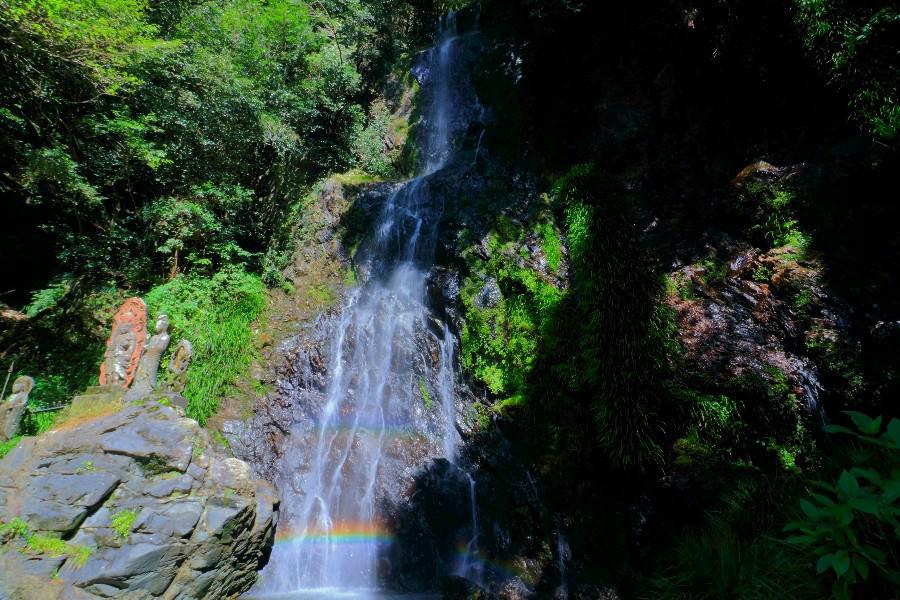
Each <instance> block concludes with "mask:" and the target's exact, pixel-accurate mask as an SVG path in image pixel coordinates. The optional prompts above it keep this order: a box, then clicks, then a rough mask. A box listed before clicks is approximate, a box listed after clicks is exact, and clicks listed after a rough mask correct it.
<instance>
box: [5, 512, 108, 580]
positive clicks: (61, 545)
mask: <svg viewBox="0 0 900 600" xmlns="http://www.w3.org/2000/svg"><path fill="white" fill-rule="evenodd" d="M16 540H21V541H22V542H24V546H23V547H21V550H22V551H23V552H25V553H28V554H46V555H47V556H49V557H51V558H58V557H60V556H64V557H66V558H67V559H68V560H71V561H72V564H73V565H74V566H75V568H79V567H83V566H84V564H85V563H86V562H87V560H88V558H90V556H91V553H92V552H93V549H92V548H90V547H89V546H82V545H79V544H73V543H71V542H66V541H65V540H62V539H60V538H59V537H56V536H55V535H47V534H43V533H34V532H32V531H31V529H30V527H29V526H28V523H26V522H25V521H23V520H22V519H20V518H18V517H16V518H14V519H12V520H11V521H10V522H9V523H5V524H4V523H0V544H7V543H10V542H13V541H16Z"/></svg>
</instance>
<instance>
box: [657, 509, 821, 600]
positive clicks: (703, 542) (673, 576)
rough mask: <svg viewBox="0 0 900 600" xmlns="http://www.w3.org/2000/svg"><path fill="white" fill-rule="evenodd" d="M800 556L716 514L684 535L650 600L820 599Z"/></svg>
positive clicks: (778, 543) (776, 542)
mask: <svg viewBox="0 0 900 600" xmlns="http://www.w3.org/2000/svg"><path fill="white" fill-rule="evenodd" d="M798 562H799V561H798V556H797V553H796V552H795V551H793V550H792V549H791V548H790V547H787V546H786V545H784V544H782V543H780V542H778V541H777V540H772V539H768V538H757V539H752V540H750V541H747V540H744V539H742V538H741V536H740V534H739V533H738V532H736V531H735V530H734V529H733V528H732V527H731V526H729V525H728V524H727V523H725V522H723V521H722V520H719V519H712V520H711V522H710V523H709V524H707V525H706V526H705V527H704V528H703V529H702V530H700V531H695V532H688V533H686V534H684V535H683V536H682V537H681V538H680V539H679V540H678V542H677V543H676V544H675V547H674V548H673V549H672V552H671V562H670V566H669V567H668V568H667V570H666V572H665V573H664V574H663V575H662V576H660V577H658V578H657V579H656V580H654V581H653V584H652V594H647V595H645V596H644V597H645V598H646V599H647V600H651V599H652V600H774V599H776V598H790V599H791V600H807V599H808V600H816V599H818V598H821V595H820V591H819V590H818V589H817V587H816V585H815V582H813V581H811V580H810V578H808V577H806V576H805V575H804V574H803V573H799V572H798V569H797V567H796V565H797V563H798Z"/></svg>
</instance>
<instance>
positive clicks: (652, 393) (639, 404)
mask: <svg viewBox="0 0 900 600" xmlns="http://www.w3.org/2000/svg"><path fill="white" fill-rule="evenodd" d="M555 202H556V204H557V206H558V207H559V208H560V209H561V211H562V213H563V215H564V217H565V222H566V238H567V240H568V242H569V256H570V260H571V264H570V272H571V273H572V277H573V280H574V285H573V288H572V291H571V292H570V293H571V295H572V302H571V303H570V304H567V305H566V307H565V309H566V312H565V313H563V314H561V315H560V316H559V320H558V322H559V331H557V332H556V339H557V340H559V341H558V342H557V344H558V345H557V346H555V347H554V348H553V351H554V352H555V353H557V356H556V357H555V360H556V363H557V364H555V365H554V366H553V368H552V369H553V372H554V375H555V377H557V378H558V380H557V381H558V384H557V385H559V386H561V387H562V388H563V389H566V390H568V392H569V394H571V395H573V396H576V397H581V398H584V399H585V400H586V401H587V402H588V403H589V406H590V416H591V418H592V419H593V420H594V422H595V424H596V429H595V430H594V432H593V435H595V436H596V440H597V442H598V443H599V444H600V446H601V447H602V448H603V449H604V451H605V452H606V453H607V455H608V457H609V460H610V461H611V462H612V463H613V464H614V465H616V466H619V467H624V466H638V465H641V466H646V465H649V464H651V463H653V462H657V461H659V459H660V457H661V450H660V447H659V445H658V441H657V440H658V431H657V427H658V426H659V425H658V423H656V411H657V410H658V406H659V402H660V400H661V398H662V392H661V390H660V388H659V385H660V382H661V381H662V380H663V379H664V378H665V370H666V368H667V365H668V356H669V355H670V354H671V353H672V352H674V350H675V347H674V342H673V329H674V320H673V318H672V314H671V311H670V310H669V309H668V308H667V307H666V306H665V305H664V304H662V302H661V300H662V297H663V293H664V285H663V280H662V278H660V277H659V276H658V275H656V274H654V273H653V271H652V269H651V268H650V263H649V261H648V260H647V254H646V252H647V249H646V248H644V247H643V246H642V244H641V242H640V240H639V237H638V233H639V232H638V231H637V230H636V226H635V223H636V222H637V216H636V215H635V213H634V210H635V205H634V204H633V203H632V202H631V199H630V198H628V196H627V194H626V193H625V192H623V190H621V189H619V188H618V187H617V186H616V185H614V184H612V183H611V182H610V181H608V180H607V179H606V178H605V177H604V176H603V174H601V173H595V172H594V171H593V170H592V169H591V168H590V166H586V165H581V166H578V167H576V168H575V169H573V170H572V172H570V173H569V174H568V175H566V176H564V177H563V178H561V180H560V182H559V183H558V184H557V185H556V186H555ZM551 393H552V392H551ZM582 418H583V417H582Z"/></svg>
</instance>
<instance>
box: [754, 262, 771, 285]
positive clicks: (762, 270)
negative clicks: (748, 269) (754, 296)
mask: <svg viewBox="0 0 900 600" xmlns="http://www.w3.org/2000/svg"><path fill="white" fill-rule="evenodd" d="M774 274H775V271H774V269H772V267H770V266H769V265H759V266H758V267H756V269H754V270H753V281H758V282H759V283H767V282H769V281H771V280H772V275H774Z"/></svg>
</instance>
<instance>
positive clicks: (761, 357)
mask: <svg viewBox="0 0 900 600" xmlns="http://www.w3.org/2000/svg"><path fill="white" fill-rule="evenodd" d="M724 255H725V256H726V257H727V259H726V260H725V261H724V264H723V265H721V266H720V267H719V269H720V271H721V272H718V273H713V272H712V271H713V269H712V268H711V267H710V266H709V265H706V266H698V265H688V266H684V267H681V268H679V269H677V270H676V271H675V272H673V274H672V278H673V281H674V282H675V285H676V287H677V288H678V291H677V292H676V293H674V294H670V295H669V298H668V304H669V305H670V306H671V307H672V308H674V309H675V311H676V314H677V321H678V339H679V342H680V344H681V347H682V348H683V350H684V355H683V357H682V366H683V367H684V368H686V369H688V370H689V371H690V372H692V373H693V374H694V375H696V376H701V377H702V376H704V375H705V376H712V377H724V378H726V379H728V378H735V377H741V376H744V375H753V376H757V377H761V378H762V379H765V380H768V381H769V382H773V380H774V379H778V378H780V377H781V376H783V377H784V379H785V380H786V382H787V383H788V385H789V386H790V391H791V393H792V394H794V396H795V397H796V398H797V400H798V402H799V404H800V405H801V407H802V408H803V409H805V411H806V412H807V413H808V414H818V413H820V412H821V410H822V409H821V406H820V394H821V392H822V385H821V384H820V381H819V379H820V374H819V367H818V366H817V364H816V361H815V360H813V357H811V356H809V353H808V352H807V348H808V347H809V346H810V345H811V344H813V343H815V340H816V339H818V338H826V339H828V340H831V341H836V340H837V339H839V338H840V337H841V336H843V335H844V331H845V329H846V317H845V316H844V315H843V309H842V308H841V307H840V306H839V305H838V304H837V303H836V302H835V301H833V300H832V299H830V298H829V297H828V295H827V294H826V292H825V290H824V289H823V286H822V282H821V267H820V265H819V264H818V263H816V262H815V261H814V260H811V259H805V258H803V257H802V256H801V254H800V252H799V251H798V250H797V249H796V248H793V247H790V246H785V247H781V248H776V249H773V250H771V251H769V252H766V253H761V252H760V251H759V250H758V249H755V248H747V247H742V246H739V245H736V244H733V245H729V246H727V247H726V248H725V251H724ZM779 373H780V375H779Z"/></svg>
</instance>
